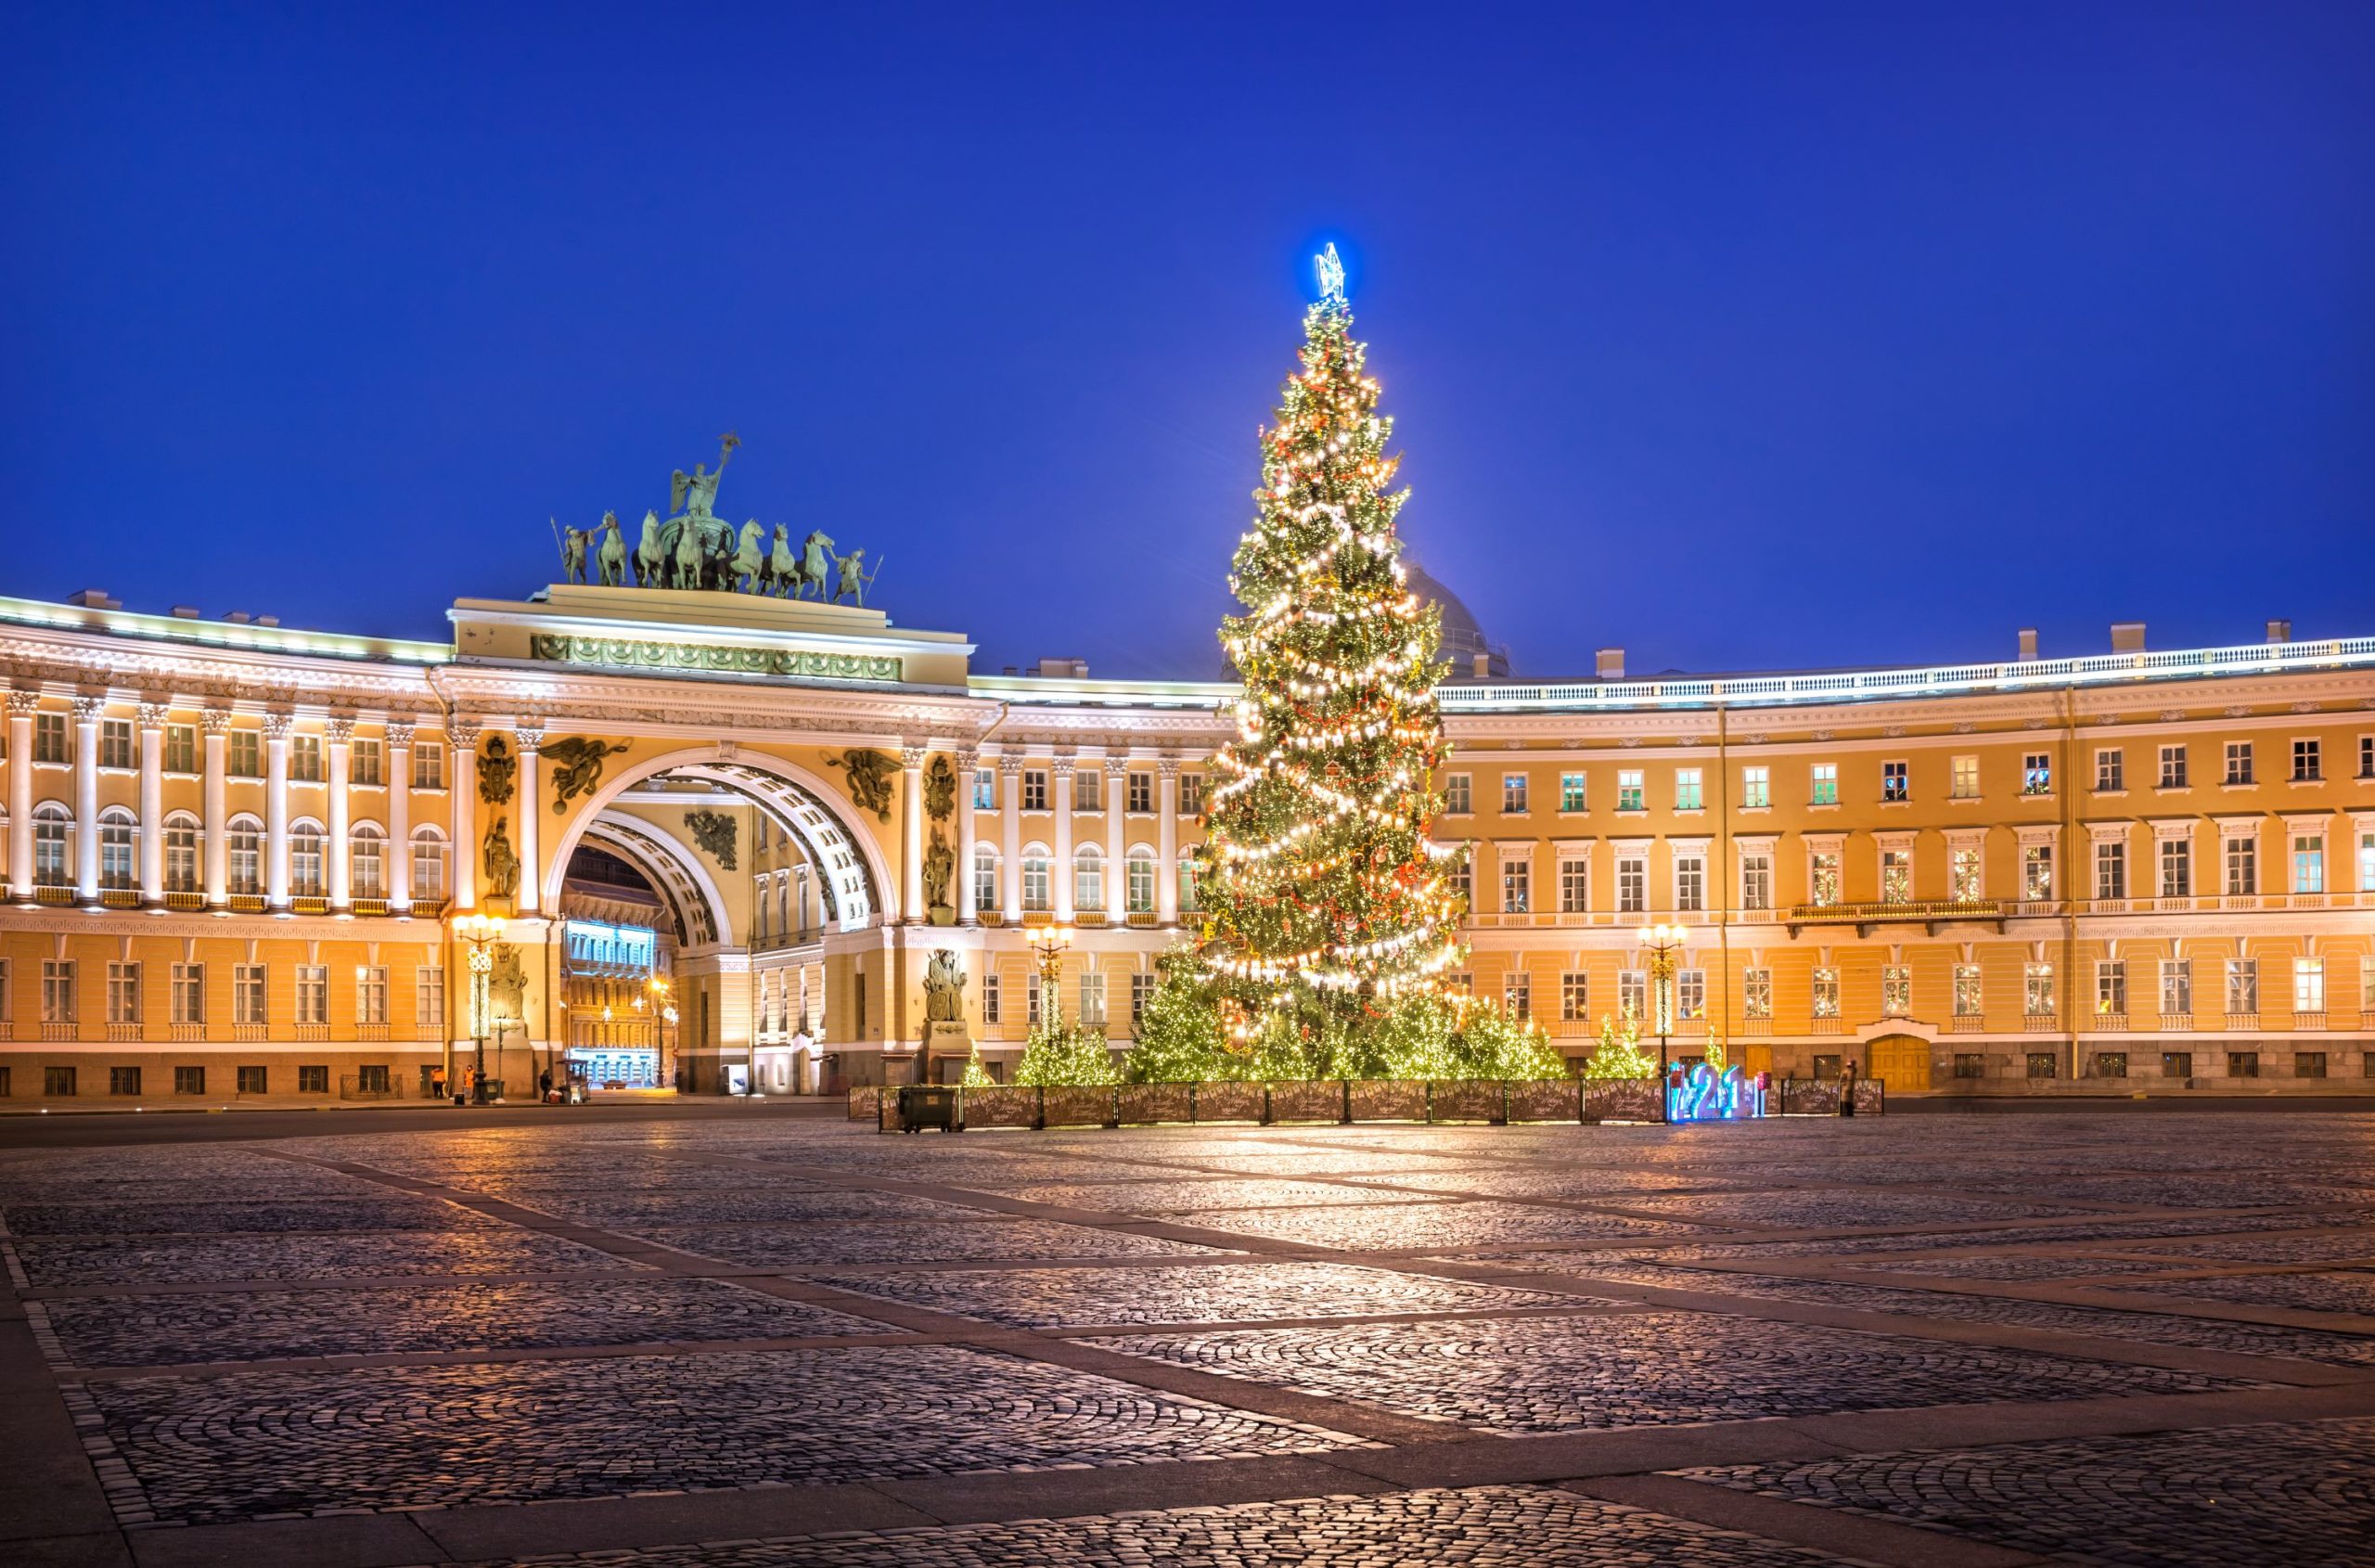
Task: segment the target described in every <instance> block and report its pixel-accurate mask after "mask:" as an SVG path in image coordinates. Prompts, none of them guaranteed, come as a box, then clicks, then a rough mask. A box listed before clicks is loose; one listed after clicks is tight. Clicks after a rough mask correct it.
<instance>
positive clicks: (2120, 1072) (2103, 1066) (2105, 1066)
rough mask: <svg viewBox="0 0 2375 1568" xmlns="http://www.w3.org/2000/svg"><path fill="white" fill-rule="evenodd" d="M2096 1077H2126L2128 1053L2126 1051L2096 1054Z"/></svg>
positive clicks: (2098, 1052)
mask: <svg viewBox="0 0 2375 1568" xmlns="http://www.w3.org/2000/svg"><path fill="white" fill-rule="evenodd" d="M2095 1076H2096V1077H2098V1078H2125V1077H2126V1076H2127V1053H2126V1052H2125V1051H2097V1052H2096V1053H2095Z"/></svg>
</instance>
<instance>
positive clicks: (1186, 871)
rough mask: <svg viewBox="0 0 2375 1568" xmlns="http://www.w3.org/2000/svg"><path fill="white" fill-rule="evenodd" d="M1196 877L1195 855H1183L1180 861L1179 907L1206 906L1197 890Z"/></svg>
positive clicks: (1189, 908) (1192, 908)
mask: <svg viewBox="0 0 2375 1568" xmlns="http://www.w3.org/2000/svg"><path fill="white" fill-rule="evenodd" d="M1196 877H1197V867H1196V861H1195V857H1194V856H1192V855H1189V856H1184V857H1182V858H1181V860H1180V862H1179V907H1180V908H1182V909H1183V910H1196V909H1201V908H1202V907H1203V902H1202V899H1201V898H1200V896H1199V894H1198V893H1197V891H1196Z"/></svg>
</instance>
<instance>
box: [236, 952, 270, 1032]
mask: <svg viewBox="0 0 2375 1568" xmlns="http://www.w3.org/2000/svg"><path fill="white" fill-rule="evenodd" d="M263 1021H264V1013H263V965H262V964H233V965H232V966H231V1022H233V1023H247V1024H259V1025H260V1024H262V1023H263Z"/></svg>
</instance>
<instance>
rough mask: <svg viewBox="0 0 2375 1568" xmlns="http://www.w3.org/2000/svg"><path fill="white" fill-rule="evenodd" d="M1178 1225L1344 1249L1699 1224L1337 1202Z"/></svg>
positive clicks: (1195, 1212) (1662, 1230)
mask: <svg viewBox="0 0 2375 1568" xmlns="http://www.w3.org/2000/svg"><path fill="white" fill-rule="evenodd" d="M1163 1217H1164V1218H1166V1219H1170V1220H1175V1221H1176V1222H1177V1223H1179V1224H1181V1225H1194V1226H1204V1227H1211V1228H1213V1229H1215V1230H1236V1231H1242V1232H1244V1233H1245V1234H1247V1235H1251V1236H1267V1237H1270V1238H1271V1239H1273V1240H1280V1241H1299V1242H1302V1243H1303V1244H1304V1245H1306V1246H1314V1247H1334V1248H1340V1249H1342V1250H1343V1251H1346V1252H1380V1251H1391V1250H1393V1249H1395V1248H1403V1247H1445V1248H1449V1247H1488V1246H1507V1245H1509V1244H1511V1243H1521V1242H1528V1241H1545V1242H1547V1241H1559V1240H1575V1239H1578V1238H1585V1237H1598V1236H1607V1237H1641V1236H1692V1235H1704V1234H1706V1233H1707V1232H1706V1227H1703V1226H1695V1225H1687V1224H1684V1223H1682V1222H1680V1221H1675V1220H1655V1219H1631V1218H1627V1217H1624V1216H1623V1215H1596V1214H1586V1213H1582V1212H1579V1211H1574V1210H1565V1209H1538V1208H1523V1207H1520V1206H1519V1205H1517V1204H1514V1203H1493V1202H1445V1203H1376V1202H1373V1203H1346V1204H1341V1205H1337V1206H1335V1207H1326V1208H1308V1209H1270V1210H1255V1211H1252V1212H1250V1213H1249V1212H1246V1211H1243V1210H1238V1209H1191V1210H1183V1211H1180V1212H1178V1213H1175V1214H1171V1215H1164V1216H1163Z"/></svg>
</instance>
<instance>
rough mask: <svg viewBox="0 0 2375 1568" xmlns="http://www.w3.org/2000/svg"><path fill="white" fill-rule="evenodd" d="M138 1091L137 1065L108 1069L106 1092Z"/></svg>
mask: <svg viewBox="0 0 2375 1568" xmlns="http://www.w3.org/2000/svg"><path fill="white" fill-rule="evenodd" d="M139 1092H140V1069H138V1068H137V1067H110V1068H109V1069H108V1093H109V1094H135V1095H136V1094H138V1093H139Z"/></svg>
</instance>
